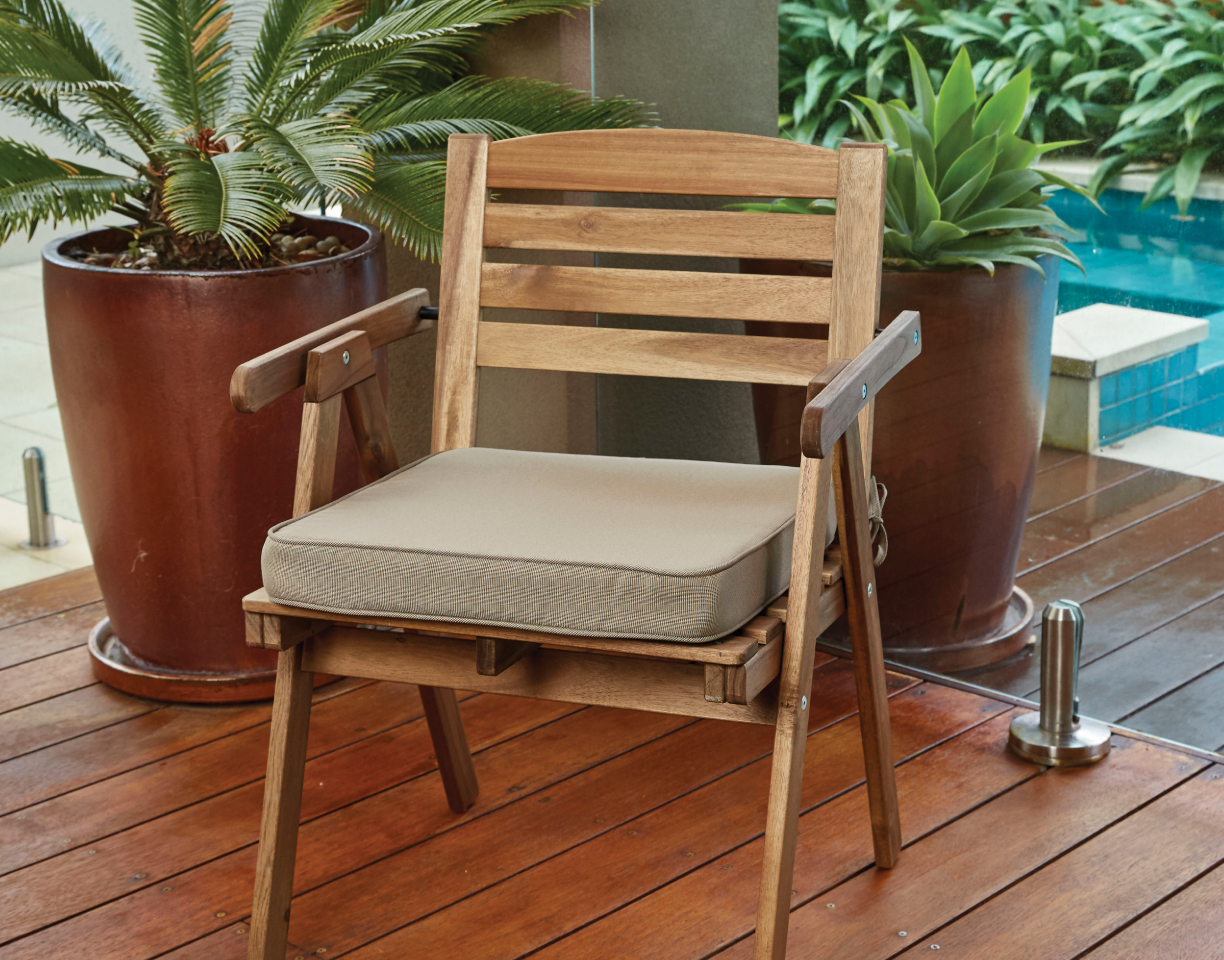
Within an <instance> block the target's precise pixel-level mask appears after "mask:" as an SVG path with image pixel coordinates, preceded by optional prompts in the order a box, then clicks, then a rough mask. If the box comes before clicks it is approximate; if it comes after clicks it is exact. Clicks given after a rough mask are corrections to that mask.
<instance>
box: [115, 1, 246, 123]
mask: <svg viewBox="0 0 1224 960" xmlns="http://www.w3.org/2000/svg"><path fill="white" fill-rule="evenodd" d="M134 6H135V9H136V26H137V27H138V28H139V30H140V33H141V36H142V37H143V39H144V42H145V46H146V47H147V48H148V51H149V59H150V60H151V61H152V62H153V65H154V67H155V68H156V74H157V82H158V86H159V87H160V89H161V93H162V97H163V98H164V99H165V101H166V105H167V106H168V107H169V109H170V110H171V112H172V113H173V114H174V115H175V117H176V118H177V119H178V120H179V122H180V125H181V126H183V127H191V128H193V129H195V131H196V132H197V133H199V132H200V131H202V130H205V129H209V128H215V127H217V126H219V125H220V120H219V118H220V116H221V112H222V110H223V109H224V107H225V100H226V96H227V94H228V92H229V81H230V66H231V61H230V56H229V53H230V49H231V45H230V43H229V42H228V37H227V33H228V31H229V25H230V21H231V20H232V19H233V12H232V11H231V9H230V0H134Z"/></svg>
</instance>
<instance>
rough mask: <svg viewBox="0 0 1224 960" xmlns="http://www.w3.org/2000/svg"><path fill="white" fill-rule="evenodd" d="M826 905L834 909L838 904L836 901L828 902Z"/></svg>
mask: <svg viewBox="0 0 1224 960" xmlns="http://www.w3.org/2000/svg"><path fill="white" fill-rule="evenodd" d="M825 906H826V907H828V908H829V909H830V910H832V909H833V908H834V907H836V906H837V904H836V903H826V904H825Z"/></svg>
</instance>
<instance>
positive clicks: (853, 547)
mask: <svg viewBox="0 0 1224 960" xmlns="http://www.w3.org/2000/svg"><path fill="white" fill-rule="evenodd" d="M836 449H837V457H836V461H837V462H836V465H835V473H834V475H833V483H834V489H835V491H836V493H837V530H838V535H839V537H840V539H841V544H842V564H843V568H842V569H843V573H842V576H843V579H844V581H845V584H846V614H847V617H848V618H849V621H850V644H851V647H852V649H853V650H854V679H855V689H857V691H858V705H859V725H860V727H861V728H862V731H863V759H864V763H865V765H866V770H867V798H868V804H869V806H870V809H871V836H872V841H873V844H874V849H875V857H876V866H877V867H883V868H888V867H892V866H893V865H894V864H895V863H896V862H897V857H898V856H899V855H900V853H901V814H900V811H899V809H898V807H897V780H896V776H895V774H894V772H893V766H892V762H893V761H892V757H893V749H892V730H891V727H890V726H889V722H888V694H887V692H886V691H885V686H884V683H885V681H884V647H883V637H882V634H881V632H880V608H879V606H878V605H877V602H876V600H877V594H876V591H875V564H874V562H873V558H874V555H875V548H874V547H873V545H872V542H871V528H870V522H869V520H868V517H867V485H866V484H865V483H864V482H863V475H862V473H861V472H860V471H859V469H858V466H859V464H860V463H861V462H862V459H863V452H862V447H861V445H860V443H859V436H858V424H857V423H855V422H854V419H853V415H852V416H851V418H850V424H849V426H848V428H847V429H846V432H845V434H844V435H843V436H842V437H841V438H840V439H839V440H838V441H837V448H836Z"/></svg>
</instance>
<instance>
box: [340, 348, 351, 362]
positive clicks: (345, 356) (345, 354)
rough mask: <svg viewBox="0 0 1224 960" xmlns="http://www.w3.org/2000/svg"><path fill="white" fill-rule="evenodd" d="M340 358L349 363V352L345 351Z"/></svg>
mask: <svg viewBox="0 0 1224 960" xmlns="http://www.w3.org/2000/svg"><path fill="white" fill-rule="evenodd" d="M340 359H341V360H343V361H344V362H345V363H348V362H349V352H348V351H347V350H345V351H344V353H342V354H340Z"/></svg>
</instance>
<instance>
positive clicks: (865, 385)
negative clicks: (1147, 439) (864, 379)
mask: <svg viewBox="0 0 1224 960" xmlns="http://www.w3.org/2000/svg"><path fill="white" fill-rule="evenodd" d="M863 399H864V400H866V399H867V384H865V383H864V384H863Z"/></svg>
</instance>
